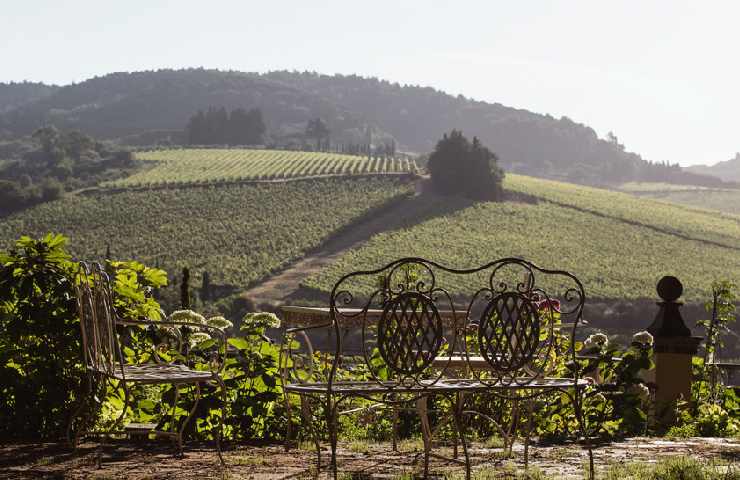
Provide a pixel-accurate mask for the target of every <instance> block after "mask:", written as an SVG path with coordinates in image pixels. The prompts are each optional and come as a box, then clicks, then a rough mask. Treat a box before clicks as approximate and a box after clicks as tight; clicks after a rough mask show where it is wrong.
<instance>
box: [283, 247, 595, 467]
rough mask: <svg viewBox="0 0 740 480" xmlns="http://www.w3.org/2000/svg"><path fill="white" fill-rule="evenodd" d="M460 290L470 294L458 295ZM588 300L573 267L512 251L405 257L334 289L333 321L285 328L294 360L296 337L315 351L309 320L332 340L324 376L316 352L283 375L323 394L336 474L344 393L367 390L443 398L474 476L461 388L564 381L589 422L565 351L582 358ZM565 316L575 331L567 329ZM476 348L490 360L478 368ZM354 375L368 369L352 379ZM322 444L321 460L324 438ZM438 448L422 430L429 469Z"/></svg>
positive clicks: (520, 396) (309, 393) (397, 398)
mask: <svg viewBox="0 0 740 480" xmlns="http://www.w3.org/2000/svg"><path fill="white" fill-rule="evenodd" d="M539 277H542V279H541V280H542V281H541V282H540V281H539V280H540V278H539ZM462 289H465V290H466V291H467V292H468V293H467V294H455V293H452V292H455V291H457V292H459V291H460V290H462ZM550 292H557V294H558V296H557V297H556V296H553V295H550ZM584 301H585V293H584V290H583V286H582V285H581V283H580V281H579V280H578V279H577V278H576V277H575V276H573V275H572V274H570V273H568V272H565V271H559V270H547V269H543V268H540V267H537V266H536V265H534V264H532V263H531V262H528V261H525V260H521V259H517V258H505V259H501V260H497V261H494V262H491V263H488V264H486V265H483V266H480V267H477V268H472V269H463V270H459V269H453V268H449V267H445V266H442V265H439V264H438V263H435V262H433V261H429V260H426V259H423V258H402V259H399V260H396V261H394V262H391V263H389V264H388V265H386V266H384V267H381V268H378V269H375V270H364V271H358V272H352V273H349V274H347V275H345V276H343V277H342V278H340V279H339V280H338V281H337V283H336V284H335V286H334V288H333V289H332V292H331V296H330V299H329V315H328V321H327V322H326V323H324V324H319V325H310V326H304V327H294V328H288V329H287V330H286V333H287V335H288V340H287V341H286V342H284V345H285V348H286V352H285V355H287V357H288V358H290V359H292V358H294V356H295V355H294V354H295V353H296V350H297V349H296V341H297V339H298V337H299V336H300V337H302V338H303V341H308V343H309V345H308V348H307V351H308V352H309V353H310V354H313V348H312V347H311V345H310V340H309V338H308V335H307V333H308V332H310V331H311V330H318V329H324V328H326V329H328V331H329V335H330V337H329V338H330V339H331V342H332V344H333V345H332V347H331V348H330V349H329V348H327V350H332V355H331V356H330V357H328V359H327V361H328V362H329V363H328V364H327V368H326V370H327V372H326V376H325V378H317V377H318V376H319V375H317V372H320V369H317V368H314V367H313V366H312V365H311V364H310V362H309V364H308V366H307V364H306V363H305V359H304V361H303V362H299V361H297V360H289V361H288V362H286V365H288V366H290V367H293V368H294V370H296V369H295V367H296V366H298V365H300V366H301V367H302V370H300V372H299V371H292V372H290V371H289V372H286V373H285V379H286V383H285V391H286V393H287V394H299V395H301V397H302V398H304V397H305V398H313V399H315V400H317V401H321V402H323V406H324V411H325V420H326V425H327V429H328V435H329V442H330V447H331V461H330V467H331V469H332V470H333V472H334V475H335V476H336V472H337V458H336V451H337V434H338V432H337V416H338V413H340V412H339V407H340V405H342V403H343V402H345V401H346V400H348V399H350V398H352V397H362V398H365V399H368V400H372V401H375V402H381V403H386V404H389V405H396V406H398V405H403V404H409V403H412V402H417V401H419V400H420V399H424V398H425V397H427V396H429V395H441V396H443V397H446V398H447V399H449V401H450V404H451V405H453V406H454V407H453V409H452V410H453V411H452V416H453V420H454V425H455V430H456V433H457V436H458V438H459V440H460V443H461V445H462V450H463V454H464V458H465V462H464V463H465V469H466V478H470V468H471V463H470V458H469V454H468V447H467V443H466V438H465V421H464V418H463V417H464V415H463V413H464V412H465V408H464V401H465V398H464V397H465V396H467V397H470V396H472V395H475V394H481V393H485V394H494V395H498V396H500V397H503V398H506V399H511V400H517V401H518V400H526V399H533V398H535V397H537V396H539V395H542V394H544V393H547V392H553V391H560V392H564V393H566V394H567V395H569V396H570V397H571V398H572V399H573V405H574V406H575V409H576V416H577V417H578V420H579V423H580V424H581V425H582V417H581V411H580V410H581V405H582V395H583V392H584V389H585V387H586V385H587V384H588V383H587V382H586V381H585V380H584V379H582V378H579V374H578V368H572V369H571V371H572V372H573V373H572V374H569V375H566V368H564V365H565V361H564V358H563V357H564V356H565V355H567V361H568V362H570V363H571V365H577V362H576V356H575V351H574V349H573V345H575V335H576V330H577V327H578V325H579V323H580V322H581V320H582V313H583V305H584ZM565 321H567V322H568V324H569V325H570V328H569V336H570V341H563V340H564V339H563V338H562V333H561V330H562V328H561V327H562V326H563V325H564V322H565ZM353 335H354V337H358V336H359V338H352V337H353ZM352 343H354V344H355V348H353V347H352ZM480 357H482V358H483V359H484V360H485V362H486V368H480V361H479V359H480ZM474 358H477V359H476V360H475V361H473V360H472V359H474ZM461 361H462V363H463V365H462V366H463V367H464V368H463V371H464V372H465V376H463V377H462V378H461V377H460V375H459V372H460V366H461V365H460V363H461ZM453 370H454V371H453ZM301 372H302V373H301ZM358 375H364V376H365V379H364V380H357V376H358ZM581 430H583V427H582V426H581ZM315 431H317V429H314V432H315ZM316 448H317V455H318V460H319V468H321V453H320V444H319V441H318V438H317V439H316ZM431 448H432V444H431V441H427V439H425V442H424V474H425V475H427V474H428V468H429V457H430V454H431ZM589 452H590V449H589ZM435 456H436V455H435Z"/></svg>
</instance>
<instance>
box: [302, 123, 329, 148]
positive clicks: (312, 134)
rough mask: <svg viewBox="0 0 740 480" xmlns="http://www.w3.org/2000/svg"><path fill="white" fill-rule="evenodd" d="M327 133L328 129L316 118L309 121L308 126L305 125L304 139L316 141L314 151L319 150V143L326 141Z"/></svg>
mask: <svg viewBox="0 0 740 480" xmlns="http://www.w3.org/2000/svg"><path fill="white" fill-rule="evenodd" d="M329 133H330V131H329V127H327V126H326V123H324V121H323V120H321V119H320V118H318V117H317V118H314V119H312V120H309V121H308V124H306V138H310V139H315V140H316V150H321V142H322V141H323V140H328V138H329Z"/></svg>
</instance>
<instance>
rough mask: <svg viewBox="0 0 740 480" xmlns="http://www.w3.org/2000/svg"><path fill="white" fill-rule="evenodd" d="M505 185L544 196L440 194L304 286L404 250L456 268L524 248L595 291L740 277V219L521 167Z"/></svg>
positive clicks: (636, 291) (694, 286)
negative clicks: (484, 199)
mask: <svg viewBox="0 0 740 480" xmlns="http://www.w3.org/2000/svg"><path fill="white" fill-rule="evenodd" d="M505 187H506V188H507V189H509V190H514V191H518V192H526V193H529V194H531V195H533V196H535V197H539V198H541V199H542V200H540V201H539V202H537V203H519V202H501V203H479V204H472V203H471V202H468V201H464V200H454V201H453V200H451V199H449V198H436V199H435V200H433V201H434V202H436V203H437V209H438V212H439V214H438V215H437V216H436V217H432V218H430V219H428V220H426V221H422V222H420V223H417V224H415V225H413V226H412V227H410V228H408V229H402V230H396V231H389V232H385V233H382V234H379V235H376V236H374V237H373V238H371V239H370V240H369V241H368V242H367V243H366V244H365V245H364V246H363V247H362V248H360V249H357V250H355V251H350V252H347V253H346V254H345V255H344V256H343V257H342V258H340V259H339V261H337V262H335V263H334V264H333V265H331V266H330V267H328V268H326V269H325V270H323V271H322V272H321V273H319V274H318V275H316V276H314V277H312V278H310V279H308V280H307V281H306V282H305V284H306V286H307V287H309V288H312V289H315V290H319V291H322V292H328V291H330V290H331V287H332V286H333V282H334V281H335V280H336V279H337V278H339V276H340V275H341V274H343V273H346V272H348V271H352V270H357V269H362V268H370V267H378V266H380V264H382V263H384V262H385V261H386V260H388V259H392V258H397V257H398V256H400V255H411V256H423V257H428V258H434V259H435V260H438V261H439V262H440V263H442V264H447V265H451V266H456V267H459V268H462V267H469V266H474V265H479V264H482V263H485V262H488V261H490V260H492V259H495V258H500V257H508V256H521V257H524V258H527V259H531V260H533V261H534V262H536V263H538V264H540V265H542V266H545V267H552V268H564V269H567V270H570V271H572V272H573V273H575V274H576V275H578V276H579V278H580V279H581V280H582V281H583V283H584V285H585V286H586V290H587V294H588V295H589V297H590V298H591V299H594V298H602V299H625V300H629V299H637V298H654V297H655V291H654V285H655V283H656V281H657V280H658V279H659V278H660V277H661V276H663V275H667V274H670V275H676V276H678V277H679V278H681V279H682V280H683V281H684V284H685V298H686V299H687V300H689V301H692V300H698V299H705V298H707V295H708V293H709V292H708V289H709V287H710V285H711V282H712V281H713V280H716V279H718V278H734V279H735V280H740V278H738V276H739V275H740V248H738V245H739V244H740V232H738V228H740V221H739V220H740V219H735V218H734V217H733V218H725V216H723V215H721V214H719V213H716V214H712V213H709V212H701V211H697V210H693V209H689V208H685V207H682V206H673V205H669V204H665V203H662V202H656V201H652V200H648V199H644V200H643V199H639V198H635V197H632V196H630V195H627V194H615V193H614V192H610V191H605V190H599V189H593V188H586V187H580V186H575V185H570V184H563V183H558V182H549V181H545V180H539V179H533V178H528V177H522V176H517V175H507V177H506V180H505ZM547 200H550V201H547ZM553 202H557V203H553ZM411 220H413V219H411ZM716 242H722V243H725V244H728V246H726V247H723V246H719V245H718V244H717V243H716ZM479 280H480V281H482V279H479ZM441 281H442V282H444V279H442V280H441ZM479 286H480V283H479V284H477V285H473V283H469V284H458V283H453V285H452V288H453V291H458V292H459V291H463V290H469V289H472V288H474V287H476V288H477V287H479Z"/></svg>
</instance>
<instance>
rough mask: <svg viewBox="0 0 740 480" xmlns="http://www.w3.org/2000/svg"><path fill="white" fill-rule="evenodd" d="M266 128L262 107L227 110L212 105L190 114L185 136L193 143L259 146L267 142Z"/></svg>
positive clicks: (190, 143)
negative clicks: (247, 109) (265, 140)
mask: <svg viewBox="0 0 740 480" xmlns="http://www.w3.org/2000/svg"><path fill="white" fill-rule="evenodd" d="M265 130H266V127H265V122H264V121H263V120H262V111H261V110H260V109H259V108H253V109H251V110H249V111H246V110H244V109H243V108H237V109H236V110H232V111H231V113H227V112H226V109H225V108H223V107H221V108H220V109H216V108H214V107H210V108H209V109H208V110H207V111H206V112H205V113H203V111H202V110H198V113H196V114H195V115H193V116H192V117H190V120H189V121H188V125H187V127H186V128H185V138H186V139H187V143H188V144H189V145H257V144H261V143H263V141H262V140H263V135H264V134H265Z"/></svg>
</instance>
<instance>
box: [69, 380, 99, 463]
mask: <svg viewBox="0 0 740 480" xmlns="http://www.w3.org/2000/svg"><path fill="white" fill-rule="evenodd" d="M92 384H93V382H92V379H91V376H90V375H85V381H84V387H85V388H83V389H80V392H79V393H78V396H77V399H76V401H75V405H76V406H75V408H74V410H73V411H72V414H71V416H70V417H69V423H67V443H68V444H69V446H70V447H71V448H73V449H77V445H78V444H79V442H80V436H81V435H82V433H83V431H84V429H85V426H86V425H87V417H88V414H89V412H88V409H87V408H86V407H87V404H88V402H89V400H90V398H92V396H93V387H92ZM80 414H82V418H81V419H80V422H79V423H78V424H77V428H76V429H75V428H74V423H75V420H77V418H78V417H79V416H80ZM73 431H74V435H73V434H72V432H73Z"/></svg>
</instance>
